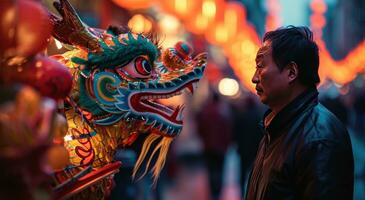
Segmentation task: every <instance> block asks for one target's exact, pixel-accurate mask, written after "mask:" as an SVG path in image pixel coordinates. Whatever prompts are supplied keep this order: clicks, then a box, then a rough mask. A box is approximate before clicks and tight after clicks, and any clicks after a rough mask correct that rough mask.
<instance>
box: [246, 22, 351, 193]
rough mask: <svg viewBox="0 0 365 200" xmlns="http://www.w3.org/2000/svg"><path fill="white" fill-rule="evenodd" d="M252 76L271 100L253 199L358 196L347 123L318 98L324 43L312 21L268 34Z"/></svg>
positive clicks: (250, 186) (264, 96) (256, 166)
mask: <svg viewBox="0 0 365 200" xmlns="http://www.w3.org/2000/svg"><path fill="white" fill-rule="evenodd" d="M256 65H257V68H256V72H255V74H254V76H253V78H252V82H253V83H254V84H256V91H257V94H258V96H259V97H260V100H261V102H262V103H264V104H266V105H268V106H269V108H270V109H269V110H268V111H267V112H266V113H265V115H264V119H263V122H262V127H263V131H264V137H263V139H262V140H261V142H260V147H259V150H258V152H257V155H256V160H255V163H254V166H253V170H252V172H251V176H250V181H249V184H248V191H247V195H246V197H247V199H248V200H261V199H265V200H267V199H275V200H281V199H285V200H287V199H306V200H307V199H321V200H324V199H331V200H332V199H341V200H342V199H352V195H353V181H354V163H353V162H354V161H353V155H352V148H351V142H350V138H349V135H348V133H347V130H346V128H345V127H344V126H343V125H342V123H341V122H340V121H339V120H338V119H337V118H336V117H335V116H334V115H333V114H332V113H331V112H330V111H328V110H327V109H326V108H325V107H323V106H322V105H321V104H320V103H318V98H317V96H318V92H317V89H316V85H317V84H318V83H319V76H318V66H319V56H318V47H317V45H316V44H315V42H314V41H313V36H312V32H311V31H310V30H309V29H308V28H306V27H294V26H289V27H286V28H280V29H278V30H275V31H271V32H268V33H266V34H265V36H264V39H263V46H262V47H261V48H260V49H259V51H258V53H257V56H256Z"/></svg>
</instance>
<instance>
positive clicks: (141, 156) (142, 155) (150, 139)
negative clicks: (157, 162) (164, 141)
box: [132, 134, 160, 179]
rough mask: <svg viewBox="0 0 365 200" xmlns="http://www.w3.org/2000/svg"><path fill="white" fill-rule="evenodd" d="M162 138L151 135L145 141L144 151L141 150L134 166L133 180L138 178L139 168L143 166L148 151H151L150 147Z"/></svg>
mask: <svg viewBox="0 0 365 200" xmlns="http://www.w3.org/2000/svg"><path fill="white" fill-rule="evenodd" d="M159 137H160V135H156V134H150V135H149V136H148V137H147V138H146V139H145V141H144V143H143V146H142V149H141V153H140V154H139V157H138V160H137V162H136V164H135V165H134V168H133V174H132V177H133V179H134V178H135V177H136V173H137V171H138V169H139V167H140V166H141V164H142V162H143V160H144V159H145V157H146V155H147V153H148V151H149V150H150V147H151V145H152V143H153V142H154V141H155V140H156V139H158V138H159Z"/></svg>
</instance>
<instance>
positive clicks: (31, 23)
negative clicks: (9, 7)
mask: <svg viewBox="0 0 365 200" xmlns="http://www.w3.org/2000/svg"><path fill="white" fill-rule="evenodd" d="M51 31H52V25H51V22H50V20H49V17H48V14H47V12H46V11H45V10H44V9H43V8H42V6H41V5H39V4H38V3H36V2H33V1H29V0H19V1H18V24H17V32H16V38H17V46H16V53H17V55H19V56H25V57H27V56H30V55H34V54H36V53H37V52H39V51H41V50H43V49H45V48H46V46H47V44H48V42H47V39H48V38H49V37H50V34H51Z"/></svg>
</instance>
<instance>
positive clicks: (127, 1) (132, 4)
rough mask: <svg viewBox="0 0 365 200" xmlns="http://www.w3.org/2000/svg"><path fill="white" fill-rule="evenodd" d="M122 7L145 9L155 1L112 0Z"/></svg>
mask: <svg viewBox="0 0 365 200" xmlns="http://www.w3.org/2000/svg"><path fill="white" fill-rule="evenodd" d="M112 1H113V2H114V3H115V4H117V5H118V6H120V7H123V8H128V9H143V8H148V7H150V6H151V5H152V4H153V3H154V2H153V0H112Z"/></svg>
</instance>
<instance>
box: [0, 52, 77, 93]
mask: <svg viewBox="0 0 365 200" xmlns="http://www.w3.org/2000/svg"><path fill="white" fill-rule="evenodd" d="M3 70H4V72H2V73H1V74H4V75H2V76H3V77H2V79H3V81H4V82H5V83H8V84H12V83H14V82H19V83H23V84H28V85H30V86H32V87H34V88H35V89H37V90H38V91H39V92H40V93H41V94H42V95H44V96H48V97H52V98H54V99H62V98H65V97H66V96H67V95H68V93H69V92H70V90H71V86H72V76H71V74H70V72H69V71H68V69H67V68H66V67H65V66H63V65H62V64H60V63H59V62H57V61H56V60H53V59H51V58H48V57H41V56H38V57H36V58H35V59H33V60H31V61H30V62H28V63H26V64H25V65H23V66H18V67H16V66H11V67H6V68H5V69H3Z"/></svg>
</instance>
